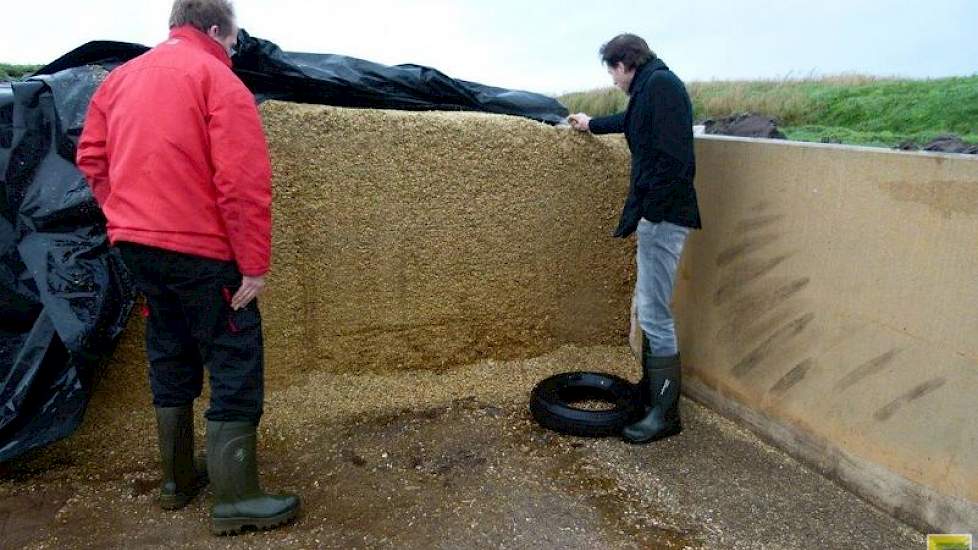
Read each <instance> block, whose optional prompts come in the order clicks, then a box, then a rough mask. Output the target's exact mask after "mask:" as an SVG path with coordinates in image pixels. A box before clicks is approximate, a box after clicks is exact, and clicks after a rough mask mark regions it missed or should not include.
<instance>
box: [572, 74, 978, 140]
mask: <svg viewBox="0 0 978 550" xmlns="http://www.w3.org/2000/svg"><path fill="white" fill-rule="evenodd" d="M689 92H690V98H691V99H692V101H693V116H694V118H695V119H696V120H704V119H708V118H722V117H726V116H730V115H732V114H737V113H746V112H752V113H758V114H762V115H766V116H770V117H773V118H775V119H777V120H778V124H779V127H781V129H782V130H783V131H784V132H785V134H787V135H788V137H789V138H790V139H795V140H799V141H823V140H825V141H841V142H842V143H852V144H862V145H886V146H893V145H896V144H898V143H900V142H903V141H914V142H916V143H918V144H921V143H926V142H927V141H930V140H931V139H933V138H934V137H936V136H938V135H941V134H948V133H953V134H957V135H959V136H961V137H962V138H963V139H964V140H965V141H967V142H969V143H978V75H975V76H970V77H954V78H941V79H933V80H901V79H893V78H877V77H871V76H863V75H841V76H832V77H824V78H808V79H785V80H758V81H711V82H692V83H690V84H689ZM559 99H560V100H561V101H562V102H563V103H564V105H566V106H567V107H568V108H569V109H570V110H571V112H585V113H588V114H591V115H592V116H600V115H606V114H611V113H613V112H617V111H619V110H621V109H623V108H624V107H625V105H626V103H627V99H626V97H625V95H624V94H623V93H621V92H620V91H618V90H616V89H614V88H605V89H599V90H593V91H590V92H582V93H574V94H567V95H565V96H562V97H560V98H559Z"/></svg>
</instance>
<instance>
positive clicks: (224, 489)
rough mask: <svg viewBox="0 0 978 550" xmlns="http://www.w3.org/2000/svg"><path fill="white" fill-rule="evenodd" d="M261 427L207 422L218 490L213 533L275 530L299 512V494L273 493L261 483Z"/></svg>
mask: <svg viewBox="0 0 978 550" xmlns="http://www.w3.org/2000/svg"><path fill="white" fill-rule="evenodd" d="M256 442H257V427H256V426H255V425H254V424H252V423H251V422H211V421H208V422H207V469H208V471H209V472H210V476H211V483H212V487H213V490H214V507H213V508H212V509H211V532H212V533H214V534H215V535H235V534H238V533H241V532H242V531H244V530H246V529H249V528H253V529H258V530H266V529H273V528H275V527H278V526H280V525H284V524H286V523H288V522H289V521H290V520H292V519H293V518H294V517H295V516H296V514H297V513H298V512H299V497H298V496H295V495H269V494H267V493H265V492H264V491H262V490H261V486H260V485H259V484H258V462H257V457H256V456H255V446H256Z"/></svg>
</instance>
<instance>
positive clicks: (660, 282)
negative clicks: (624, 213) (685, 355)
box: [631, 219, 689, 357]
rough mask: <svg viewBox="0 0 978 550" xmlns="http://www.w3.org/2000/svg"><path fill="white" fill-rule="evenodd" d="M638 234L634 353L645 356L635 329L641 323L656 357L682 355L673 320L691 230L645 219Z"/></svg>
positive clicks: (633, 320) (634, 302)
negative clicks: (674, 298) (674, 293)
mask: <svg viewBox="0 0 978 550" xmlns="http://www.w3.org/2000/svg"><path fill="white" fill-rule="evenodd" d="M637 233H638V250H637V251H636V253H635V260H636V263H637V264H638V277H637V279H636V281H635V296H634V299H633V302H632V336H631V343H632V349H633V350H635V351H636V354H640V353H641V352H640V350H641V334H640V333H638V332H637V331H636V328H637V327H636V326H635V325H636V320H637V321H638V322H637V325H638V326H640V327H641V330H642V331H643V332H645V334H646V336H647V337H648V339H649V347H650V348H651V351H652V355H655V356H658V357H664V356H668V355H675V354H677V353H679V346H678V344H677V343H676V326H675V322H674V321H673V319H672V307H671V303H672V291H673V286H674V284H675V281H676V268H677V267H678V266H679V257H680V256H681V255H682V253H683V246H684V245H685V244H686V237H687V236H688V235H689V229H688V228H686V227H681V226H678V225H675V224H672V223H669V222H660V223H651V222H649V221H647V220H645V219H643V220H641V221H640V222H639V223H638V232H637ZM636 343H638V346H636Z"/></svg>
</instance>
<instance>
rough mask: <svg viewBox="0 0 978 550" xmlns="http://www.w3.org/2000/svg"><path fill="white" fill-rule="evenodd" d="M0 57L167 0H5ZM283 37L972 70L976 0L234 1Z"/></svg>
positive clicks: (576, 81) (713, 66) (522, 57)
mask: <svg viewBox="0 0 978 550" xmlns="http://www.w3.org/2000/svg"><path fill="white" fill-rule="evenodd" d="M4 4H6V5H5V6H3V7H2V8H0V13H2V16H3V20H2V27H3V28H2V31H0V61H3V62H8V63H47V62H50V61H53V60H54V59H55V58H57V57H58V56H60V55H61V54H63V53H66V52H67V51H69V50H71V49H73V48H75V47H77V46H80V45H81V44H83V43H85V42H87V41H89V40H100V39H101V40H120V41H126V42H139V43H143V44H146V45H150V46H152V45H155V44H156V43H158V42H160V41H162V40H163V38H164V37H165V35H166V32H167V29H166V27H167V19H168V16H169V11H170V6H171V2H170V1H169V0H34V1H31V0H7V1H5V2H4ZM235 6H236V8H237V13H238V22H239V24H240V25H241V26H242V27H243V28H245V29H247V30H248V32H250V33H251V34H252V35H253V36H257V37H260V38H265V39H268V40H271V41H273V42H275V43H277V44H278V45H279V46H281V47H282V48H283V49H285V50H289V51H308V52H318V53H337V54H344V55H352V56H355V57H361V58H364V59H369V60H371V61H377V62H380V63H385V64H397V63H417V64H421V65H429V66H432V67H435V68H436V69H439V70H441V71H443V72H445V73H447V74H448V75H449V76H453V77H457V78H464V79H467V80H474V81H477V82H482V83H485V84H491V85H495V86H503V87H509V88H520V89H527V90H533V91H538V92H544V93H562V92H567V91H577V90H583V89H590V88H596V87H602V86H607V85H609V84H610V80H609V79H608V76H607V75H606V73H605V72H604V69H603V67H602V66H601V64H600V62H599V60H598V56H597V49H598V47H600V45H601V44H602V43H603V42H605V41H607V40H608V39H609V38H611V37H612V36H614V35H616V34H618V33H620V32H633V33H636V34H639V35H641V36H642V37H644V38H645V39H646V40H647V41H648V42H649V44H650V45H651V46H652V49H653V50H655V51H656V52H657V53H658V54H659V56H660V57H662V58H663V59H664V60H665V61H666V63H668V64H669V65H670V67H671V68H672V69H673V70H674V71H676V72H677V73H678V74H679V76H680V77H681V78H683V79H684V80H709V79H731V78H757V77H765V78H782V77H785V76H792V77H799V76H807V75H810V74H837V73H844V72H849V73H851V72H857V73H866V74H874V75H885V76H890V75H895V76H909V77H939V76H952V75H956V76H966V75H973V74H978V45H976V38H975V34H976V31H978V0H931V1H930V2H924V1H922V0H670V1H668V2H666V1H662V0H604V1H596V0H591V1H586V2H584V1H576V0H563V1H558V0H400V1H395V0H374V1H370V0H364V1H361V2H356V1H351V0H344V1H332V0H237V1H236V2H235Z"/></svg>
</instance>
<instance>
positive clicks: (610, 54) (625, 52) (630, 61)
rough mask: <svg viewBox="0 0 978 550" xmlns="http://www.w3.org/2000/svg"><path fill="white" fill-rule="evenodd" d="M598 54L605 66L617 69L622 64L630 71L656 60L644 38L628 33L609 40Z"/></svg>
mask: <svg viewBox="0 0 978 550" xmlns="http://www.w3.org/2000/svg"><path fill="white" fill-rule="evenodd" d="M598 53H599V54H600V55H601V61H603V62H604V64H605V65H607V66H609V67H615V66H617V65H618V64H619V63H622V64H624V65H625V69H628V70H631V69H637V68H638V67H641V66H642V65H645V64H646V63H648V62H649V61H652V60H653V59H655V58H656V56H655V52H653V51H652V50H651V49H649V45H648V44H647V43H646V42H645V40H643V39H642V37H640V36H637V35H634V34H627V33H626V34H619V35H618V36H616V37H614V38H612V39H611V40H609V41H608V43H607V44H605V45H603V46H601V49H600V50H598Z"/></svg>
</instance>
